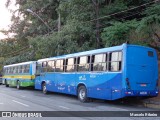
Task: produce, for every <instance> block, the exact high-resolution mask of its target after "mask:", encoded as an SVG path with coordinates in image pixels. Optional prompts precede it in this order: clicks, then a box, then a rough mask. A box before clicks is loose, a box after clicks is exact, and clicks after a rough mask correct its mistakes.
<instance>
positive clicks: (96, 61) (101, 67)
mask: <svg viewBox="0 0 160 120" xmlns="http://www.w3.org/2000/svg"><path fill="white" fill-rule="evenodd" d="M106 67H107V54H97V55H94V56H92V71H105V70H106Z"/></svg>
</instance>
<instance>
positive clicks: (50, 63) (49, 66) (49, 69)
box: [47, 61, 54, 72]
mask: <svg viewBox="0 0 160 120" xmlns="http://www.w3.org/2000/svg"><path fill="white" fill-rule="evenodd" d="M52 64H54V61H48V65H47V72H54V70H53V68H52Z"/></svg>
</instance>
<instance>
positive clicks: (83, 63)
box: [77, 56, 89, 71]
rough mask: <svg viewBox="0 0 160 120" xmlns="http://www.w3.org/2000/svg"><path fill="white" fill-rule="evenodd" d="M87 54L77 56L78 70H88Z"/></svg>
mask: <svg viewBox="0 0 160 120" xmlns="http://www.w3.org/2000/svg"><path fill="white" fill-rule="evenodd" d="M88 59H89V58H88V56H82V57H79V58H78V63H77V67H78V71H88V70H89V63H88V62H89V60H88Z"/></svg>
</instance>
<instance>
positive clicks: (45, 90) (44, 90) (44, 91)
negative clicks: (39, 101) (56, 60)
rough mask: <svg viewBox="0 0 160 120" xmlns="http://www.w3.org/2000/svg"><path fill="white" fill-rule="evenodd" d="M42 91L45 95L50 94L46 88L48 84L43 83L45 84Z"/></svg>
mask: <svg viewBox="0 0 160 120" xmlns="http://www.w3.org/2000/svg"><path fill="white" fill-rule="evenodd" d="M42 91H43V93H44V94H47V93H48V91H47V87H46V83H43V84H42Z"/></svg>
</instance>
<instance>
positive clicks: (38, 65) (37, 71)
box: [36, 63, 42, 75]
mask: <svg viewBox="0 0 160 120" xmlns="http://www.w3.org/2000/svg"><path fill="white" fill-rule="evenodd" d="M41 66H42V65H41V63H36V74H37V75H40V73H41V68H42V67H41Z"/></svg>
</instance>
